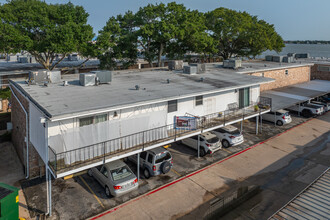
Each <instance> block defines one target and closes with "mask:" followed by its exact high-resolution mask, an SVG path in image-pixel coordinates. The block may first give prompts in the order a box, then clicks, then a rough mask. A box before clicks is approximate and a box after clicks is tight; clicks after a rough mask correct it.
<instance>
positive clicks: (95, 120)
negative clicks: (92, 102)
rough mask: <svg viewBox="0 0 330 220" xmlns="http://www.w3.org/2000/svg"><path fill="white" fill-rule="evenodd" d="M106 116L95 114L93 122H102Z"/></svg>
mask: <svg viewBox="0 0 330 220" xmlns="http://www.w3.org/2000/svg"><path fill="white" fill-rule="evenodd" d="M107 118H108V115H107V114H104V115H97V116H95V117H94V124H96V123H100V122H104V121H106V120H107Z"/></svg>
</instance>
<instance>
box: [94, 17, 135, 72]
mask: <svg viewBox="0 0 330 220" xmlns="http://www.w3.org/2000/svg"><path fill="white" fill-rule="evenodd" d="M134 22H135V21H134V14H133V13H132V12H131V11H128V12H126V13H125V15H118V16H117V17H111V18H109V20H108V22H107V23H106V25H105V26H104V27H103V29H102V30H101V31H100V32H99V36H98V38H97V45H98V47H99V48H100V49H102V51H103V52H102V55H100V56H99V59H100V61H101V64H100V66H101V68H103V69H114V68H117V66H118V64H119V63H121V64H122V65H123V66H124V68H126V67H128V66H130V65H132V64H134V63H135V62H136V59H137V40H136V35H135V31H134V30H135V23H134Z"/></svg>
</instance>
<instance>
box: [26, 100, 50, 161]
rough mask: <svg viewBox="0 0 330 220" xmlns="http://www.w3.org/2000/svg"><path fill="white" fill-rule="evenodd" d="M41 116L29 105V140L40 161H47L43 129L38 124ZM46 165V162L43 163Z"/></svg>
mask: <svg viewBox="0 0 330 220" xmlns="http://www.w3.org/2000/svg"><path fill="white" fill-rule="evenodd" d="M41 117H43V114H42V113H41V112H40V111H39V110H38V109H37V108H36V107H35V106H34V105H33V104H31V102H30V104H29V131H30V132H29V136H30V137H29V139H30V142H31V143H32V144H33V146H34V148H35V149H36V150H37V152H38V153H39V155H40V157H41V158H42V160H43V161H44V162H45V161H47V158H46V153H47V150H48V147H46V146H45V127H44V125H43V124H42V123H40V118H41ZM45 163H47V162H45Z"/></svg>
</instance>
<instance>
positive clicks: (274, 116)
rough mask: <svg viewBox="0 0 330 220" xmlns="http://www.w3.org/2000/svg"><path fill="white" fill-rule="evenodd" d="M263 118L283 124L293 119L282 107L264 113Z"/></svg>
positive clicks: (279, 124)
mask: <svg viewBox="0 0 330 220" xmlns="http://www.w3.org/2000/svg"><path fill="white" fill-rule="evenodd" d="M262 119H263V120H266V121H271V122H276V125H278V126H282V125H285V124H289V123H290V122H291V121H292V119H291V116H290V115H289V112H288V111H285V110H283V109H280V110H278V111H276V112H268V113H266V114H263V115H262Z"/></svg>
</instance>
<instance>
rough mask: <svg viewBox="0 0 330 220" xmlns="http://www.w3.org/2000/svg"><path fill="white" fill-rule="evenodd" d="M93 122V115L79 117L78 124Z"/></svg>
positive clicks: (84, 124)
mask: <svg viewBox="0 0 330 220" xmlns="http://www.w3.org/2000/svg"><path fill="white" fill-rule="evenodd" d="M91 124H93V117H87V118H81V119H79V126H80V127H82V126H86V125H91Z"/></svg>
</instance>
